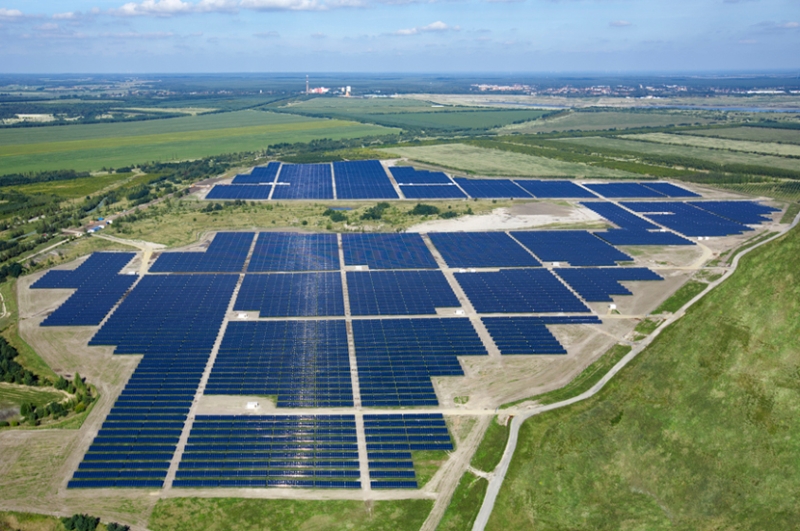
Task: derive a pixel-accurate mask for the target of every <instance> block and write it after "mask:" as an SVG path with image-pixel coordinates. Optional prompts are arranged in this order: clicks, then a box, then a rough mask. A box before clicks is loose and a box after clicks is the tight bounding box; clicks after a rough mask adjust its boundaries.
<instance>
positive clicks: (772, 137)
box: [691, 127, 800, 145]
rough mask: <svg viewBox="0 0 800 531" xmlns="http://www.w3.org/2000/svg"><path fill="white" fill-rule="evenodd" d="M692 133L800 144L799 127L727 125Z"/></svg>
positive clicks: (715, 136)
mask: <svg viewBox="0 0 800 531" xmlns="http://www.w3.org/2000/svg"><path fill="white" fill-rule="evenodd" d="M691 134H693V135H701V136H709V137H713V138H730V139H731V140H745V141H751V142H774V143H776V144H796V145H800V130H797V129H778V128H772V127H730V128H728V127H726V128H721V129H700V130H696V131H692V132H691Z"/></svg>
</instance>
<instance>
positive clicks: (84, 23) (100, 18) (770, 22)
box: [0, 0, 800, 73]
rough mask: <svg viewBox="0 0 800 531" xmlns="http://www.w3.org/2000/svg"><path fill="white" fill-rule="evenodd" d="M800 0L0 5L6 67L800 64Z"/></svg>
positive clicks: (614, 68) (569, 68) (160, 0)
mask: <svg viewBox="0 0 800 531" xmlns="http://www.w3.org/2000/svg"><path fill="white" fill-rule="evenodd" d="M798 50H800V0H135V1H126V0H0V73H75V72H82V73H169V72H172V73H206V72H209V73H212V72H213V73H222V72H419V73H438V72H441V73H459V72H492V73H515V72H530V73H537V72H539V73H545V72H548V73H549V72H552V73H569V72H599V73H628V72H709V71H716V72H719V71H735V72H763V71H770V70H800V51H798Z"/></svg>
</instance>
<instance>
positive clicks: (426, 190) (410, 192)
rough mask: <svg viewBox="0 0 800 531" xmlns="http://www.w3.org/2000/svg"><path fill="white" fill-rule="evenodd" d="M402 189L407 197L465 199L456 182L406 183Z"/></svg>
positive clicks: (401, 186)
mask: <svg viewBox="0 0 800 531" xmlns="http://www.w3.org/2000/svg"><path fill="white" fill-rule="evenodd" d="M400 191H402V192H403V196H405V197H406V199H465V198H466V197H467V196H466V195H464V192H462V191H461V190H460V189H459V188H458V186H456V185H455V184H423V185H417V184H404V185H400Z"/></svg>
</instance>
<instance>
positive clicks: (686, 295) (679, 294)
mask: <svg viewBox="0 0 800 531" xmlns="http://www.w3.org/2000/svg"><path fill="white" fill-rule="evenodd" d="M706 287H708V284H707V283H705V282H698V281H697V280H690V281H689V282H687V283H686V284H684V285H683V286H681V287H680V288H679V289H678V291H676V292H675V293H674V294H673V295H672V297H670V298H669V299H667V300H665V301H664V302H662V303H661V305H660V306H659V307H658V308H656V309H655V310H653V312H652V313H653V314H661V313H675V312H677V311H678V310H680V309H681V308H683V305H684V304H686V303H687V302H689V301H690V300H692V299H694V298H695V297H697V296H698V295H699V294H700V293H702V291H703V290H704V289H706Z"/></svg>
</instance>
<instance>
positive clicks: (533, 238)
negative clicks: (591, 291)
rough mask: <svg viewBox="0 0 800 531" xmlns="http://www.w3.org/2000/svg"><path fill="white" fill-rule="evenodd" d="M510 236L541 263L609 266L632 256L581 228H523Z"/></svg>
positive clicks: (630, 259)
mask: <svg viewBox="0 0 800 531" xmlns="http://www.w3.org/2000/svg"><path fill="white" fill-rule="evenodd" d="M511 235H512V236H513V237H514V238H516V239H517V240H519V242H520V243H522V245H524V246H525V247H527V248H528V249H530V250H531V252H533V254H534V255H536V257H537V258H539V260H542V261H545V262H569V264H570V265H572V266H613V265H617V262H626V261H633V258H631V257H630V256H628V255H627V254H625V253H623V252H622V251H619V250H618V249H616V248H615V247H613V246H611V245H609V244H607V243H606V242H604V241H603V240H601V239H600V238H596V237H595V236H593V235H592V234H591V233H590V232H587V231H582V230H559V231H526V232H512V233H511Z"/></svg>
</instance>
